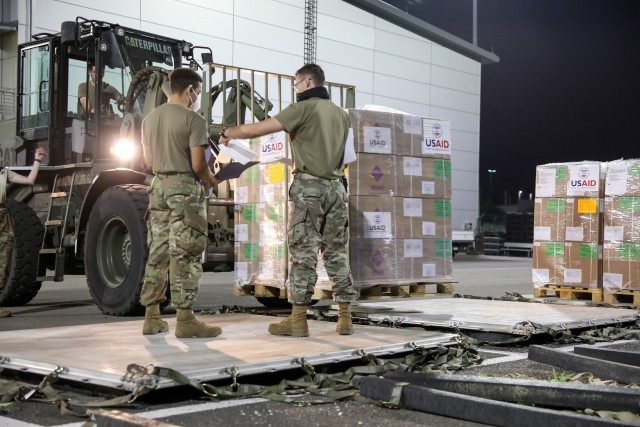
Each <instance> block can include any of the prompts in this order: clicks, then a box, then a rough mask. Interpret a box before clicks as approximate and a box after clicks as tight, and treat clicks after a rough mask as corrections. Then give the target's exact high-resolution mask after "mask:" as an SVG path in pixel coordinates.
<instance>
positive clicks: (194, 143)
mask: <svg viewBox="0 0 640 427" xmlns="http://www.w3.org/2000/svg"><path fill="white" fill-rule="evenodd" d="M190 119H191V120H190V121H189V147H198V146H200V145H207V144H208V142H207V138H208V136H209V135H208V132H207V121H206V120H205V119H204V117H202V116H200V115H199V114H198V113H193V114H190Z"/></svg>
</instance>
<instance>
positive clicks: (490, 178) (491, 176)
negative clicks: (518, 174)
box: [487, 169, 496, 204]
mask: <svg viewBox="0 0 640 427" xmlns="http://www.w3.org/2000/svg"><path fill="white" fill-rule="evenodd" d="M487 172H489V204H491V203H493V193H492V191H493V174H494V173H496V170H495V169H487Z"/></svg>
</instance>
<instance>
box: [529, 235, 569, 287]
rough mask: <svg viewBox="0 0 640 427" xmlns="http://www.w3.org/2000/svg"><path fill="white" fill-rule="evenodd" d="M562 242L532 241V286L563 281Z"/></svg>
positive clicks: (563, 258)
mask: <svg viewBox="0 0 640 427" xmlns="http://www.w3.org/2000/svg"><path fill="white" fill-rule="evenodd" d="M564 268H565V256H564V242H533V271H532V273H533V286H534V287H536V288H538V287H541V286H544V285H561V284H562V283H563V282H564Z"/></svg>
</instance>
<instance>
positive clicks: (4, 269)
mask: <svg viewBox="0 0 640 427" xmlns="http://www.w3.org/2000/svg"><path fill="white" fill-rule="evenodd" d="M12 251H13V225H12V224H11V218H10V217H9V212H8V211H7V209H6V208H5V207H4V206H3V207H0V290H1V289H3V288H4V285H5V282H6V280H7V274H8V273H9V263H10V262H11V252H12Z"/></svg>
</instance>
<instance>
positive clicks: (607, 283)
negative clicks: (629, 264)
mask: <svg viewBox="0 0 640 427" xmlns="http://www.w3.org/2000/svg"><path fill="white" fill-rule="evenodd" d="M602 286H603V287H604V288H605V289H622V274H617V273H604V274H603V275H602Z"/></svg>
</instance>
